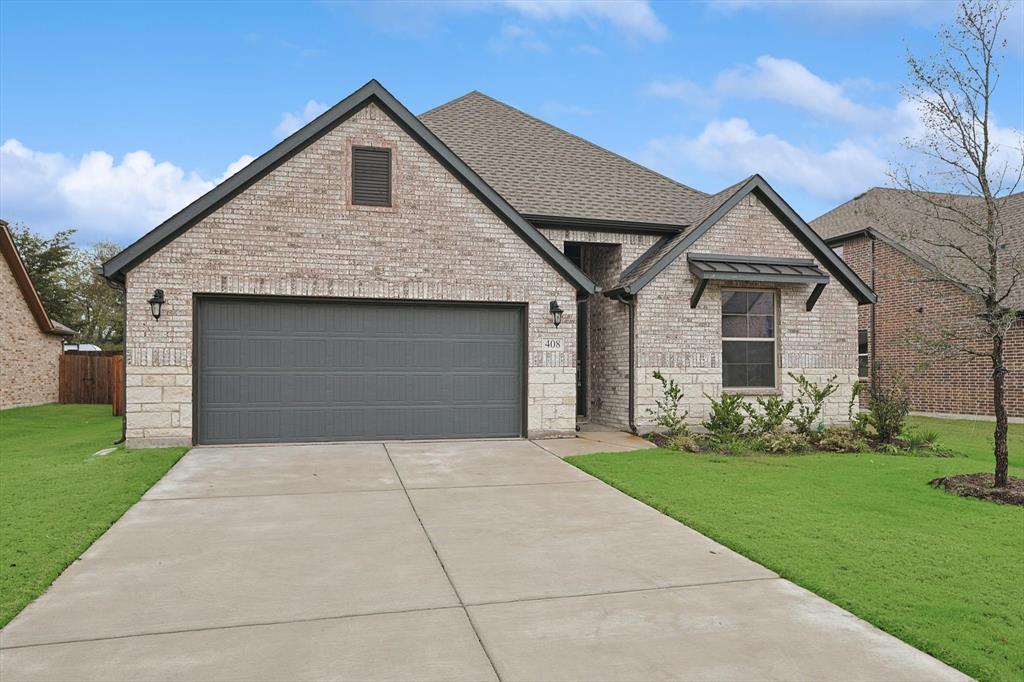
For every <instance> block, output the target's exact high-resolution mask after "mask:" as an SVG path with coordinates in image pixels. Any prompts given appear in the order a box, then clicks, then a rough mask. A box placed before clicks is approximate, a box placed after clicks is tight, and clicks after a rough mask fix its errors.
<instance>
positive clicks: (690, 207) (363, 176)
mask: <svg viewBox="0 0 1024 682" xmlns="http://www.w3.org/2000/svg"><path fill="white" fill-rule="evenodd" d="M104 274H105V275H106V276H107V277H108V278H109V279H111V280H113V281H114V282H118V283H120V284H121V285H123V286H124V287H125V290H126V306H127V313H126V316H127V325H126V326H127V330H126V331H127V340H126V386H127V388H126V392H127V396H126V397H127V416H126V419H127V423H126V433H127V438H128V444H129V445H130V446H133V447H140V446H156V445H165V444H172V443H189V442H200V443H241V442H267V441H271V442H294V441H315V440H346V439H349V440H369V439H383V438H389V439H390V438H443V437H464V438H469V437H472V438H479V437H521V436H530V437H546V436H570V435H572V434H573V432H574V430H575V428H576V425H577V421H578V419H589V420H592V421H595V422H600V423H602V424H607V425H609V426H613V427H617V428H622V429H631V430H640V431H642V430H645V429H649V428H650V427H651V426H652V424H653V420H652V418H651V416H650V415H649V414H648V413H647V409H649V408H651V407H653V406H654V400H655V398H656V394H657V393H658V387H657V386H656V384H655V382H654V379H653V378H652V377H651V373H652V372H653V371H654V370H655V369H661V370H663V371H664V372H665V373H666V374H667V375H669V376H672V377H675V378H677V379H678V380H679V381H681V382H682V383H683V384H684V387H685V394H686V399H687V401H688V403H689V405H688V406H689V408H690V409H691V418H693V419H699V418H700V417H701V416H702V415H704V414H706V411H707V404H708V399H707V398H705V397H704V396H703V394H704V393H707V394H708V395H712V396H713V395H718V394H720V393H721V392H722V391H723V390H724V391H736V392H741V393H744V394H748V395H760V394H781V395H792V394H793V390H794V382H792V380H791V379H790V378H789V377H788V376H787V373H788V372H790V371H792V372H797V373H806V374H807V375H808V376H809V377H811V378H813V379H815V380H824V379H827V378H828V377H831V376H832V375H833V374H835V375H837V376H838V382H839V383H840V385H841V391H840V392H839V394H838V395H837V396H836V398H835V399H834V404H830V405H829V408H828V410H829V411H828V414H827V418H828V419H829V420H830V421H839V420H842V419H845V417H846V406H845V401H846V400H847V399H848V398H849V395H850V391H851V386H852V384H853V383H854V382H855V381H856V378H857V366H856V353H855V351H856V329H857V306H858V304H864V303H871V302H873V301H874V300H875V299H874V294H873V293H872V292H871V290H870V289H869V288H868V286H867V285H866V284H864V282H863V281H862V280H861V279H860V278H859V277H858V276H857V275H856V274H855V273H854V272H853V270H851V269H850V268H849V267H848V266H847V265H846V264H845V263H844V262H843V261H842V259H840V258H838V257H837V256H836V255H835V253H834V252H833V251H832V250H831V249H829V248H828V247H827V246H826V245H825V243H824V242H823V241H822V240H821V239H820V238H819V237H818V236H817V235H816V234H815V233H814V232H813V230H811V229H810V228H809V227H808V226H807V224H806V223H805V222H804V221H803V220H802V219H801V218H800V217H799V216H798V215H797V214H796V213H795V212H794V211H793V210H792V209H791V208H790V207H789V206H788V205H787V204H786V203H785V201H783V199H782V198H781V197H779V195H778V194H776V192H775V191H774V190H773V189H772V188H771V187H770V186H769V185H768V183H767V182H765V181H764V180H763V179H762V178H760V177H759V176H753V177H751V178H748V179H746V180H743V181H742V182H739V183H737V184H735V185H733V186H731V187H729V188H727V189H725V190H723V191H721V192H718V193H716V194H705V193H704V192H700V191H698V190H695V189H692V188H690V187H687V186H685V185H682V184H680V183H678V182H675V181H673V180H670V179H668V178H666V177H664V176H661V175H659V174H657V173H655V172H653V171H651V170H648V169H646V168H644V167H642V166H639V165H637V164H635V163H633V162H631V161H628V160H626V159H624V158H622V157H620V156H617V155H615V154H612V153H611V152H608V151H606V150H604V149H601V148H600V147H598V146H596V145H593V144H591V143H589V142H587V141H585V140H582V139H580V138H578V137H576V136H574V135H571V134H569V133H567V132H565V131H562V130H559V129H558V128H555V127H553V126H551V125H548V124H546V123H544V122H542V121H540V120H538V119H536V118H533V117H531V116H529V115H527V114H525V113H523V112H521V111H517V110H516V109H513V108H512V107H510V106H508V105H505V104H502V103H501V102H498V101H496V100H494V99H491V98H489V97H487V96H485V95H482V94H480V93H478V92H472V93H469V94H467V95H465V96H463V97H460V98H458V99H456V100H454V101H451V102H449V103H447V104H444V105H442V106H440V107H438V108H436V109H433V110H431V111H428V112H427V113H425V114H423V115H422V116H420V117H418V118H417V117H416V116H414V115H413V114H412V113H410V112H409V111H408V110H407V109H406V108H405V107H404V106H403V105H402V104H401V103H399V102H398V101H397V100H396V99H395V98H394V97H393V96H392V95H391V94H390V93H389V92H388V91H387V90H385V89H384V88H383V87H382V86H381V85H380V84H379V83H377V82H376V81H370V82H369V83H367V84H366V85H365V86H363V87H362V88H360V89H359V90H357V91H356V92H354V93H353V94H351V95H350V96H348V97H346V98H345V99H344V100H342V101H341V102H339V103H338V104H337V105H335V106H334V107H332V108H331V109H329V110H328V111H327V112H325V113H324V114H323V115H321V116H320V117H318V118H316V119H315V120H313V121H312V122H311V123H309V124H308V125H307V126H306V127H304V128H303V129H301V130H299V131H298V132H296V133H295V134H293V135H292V136H291V137H289V138H287V139H285V140H284V141H282V142H281V143H280V144H278V145H277V146H276V147H274V148H272V149H271V150H270V151H268V152H267V153H265V154H264V155H262V156H261V157H259V158H257V159H256V160H255V161H253V162H252V163H251V164H250V165H249V166H247V167H246V168H244V169H243V170H241V171H239V172H238V173H236V174H235V175H234V176H232V177H231V178H229V179H227V180H226V181H224V182H223V183H222V184H221V185H219V186H218V187H216V188H214V189H213V190H212V191H211V192H209V193H208V194H206V195H205V196H203V197H201V198H199V199H198V200H196V201H195V202H194V203H192V204H191V205H189V206H187V207H186V208H185V209H183V210H182V211H181V212H180V213H178V214H176V215H174V216H172V217H171V218H169V219H168V220H167V221H166V222H165V223H163V224H161V225H160V226H158V227H156V228H155V229H154V230H152V231H151V232H149V233H148V234H146V235H145V236H143V237H142V238H141V239H140V240H139V241H137V242H136V243H135V244H132V245H131V246H129V247H128V248H127V249H125V250H124V251H123V252H122V253H120V254H118V255H117V256H115V257H114V258H112V259H111V260H110V261H108V262H107V263H106V264H105V265H104ZM723 329H724V330H725V332H726V337H725V338H723ZM723 358H724V362H723Z"/></svg>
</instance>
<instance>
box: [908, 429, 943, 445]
mask: <svg viewBox="0 0 1024 682" xmlns="http://www.w3.org/2000/svg"><path fill="white" fill-rule="evenodd" d="M938 440H939V434H938V433H936V432H935V431H925V432H923V433H922V432H919V431H918V430H917V429H914V428H909V429H907V430H906V431H904V432H903V443H904V445H905V446H906V447H907V449H909V450H932V449H934V448H935V447H936V445H937V443H938Z"/></svg>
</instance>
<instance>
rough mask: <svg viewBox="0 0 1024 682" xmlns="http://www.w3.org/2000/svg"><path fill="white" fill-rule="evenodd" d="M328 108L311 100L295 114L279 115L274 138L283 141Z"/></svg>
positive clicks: (287, 112)
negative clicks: (279, 118) (279, 119)
mask: <svg viewBox="0 0 1024 682" xmlns="http://www.w3.org/2000/svg"><path fill="white" fill-rule="evenodd" d="M329 108H330V107H328V106H327V105H326V104H321V103H320V102H317V101H316V100H315V99H311V100H309V101H308V102H306V106H304V107H303V108H302V111H299V112H295V113H292V112H290V111H286V112H284V113H283V114H281V122H280V123H278V124H277V127H276V128H274V137H276V138H277V139H279V140H283V139H284V138H286V137H288V136H289V135H291V134H292V133H294V132H295V131H297V130H298V129H299V128H301V127H302V126H304V125H306V124H307V123H309V122H310V121H312V120H313V119H314V118H316V117H317V116H319V115H320V114H322V113H324V112H325V111H327V109H329Z"/></svg>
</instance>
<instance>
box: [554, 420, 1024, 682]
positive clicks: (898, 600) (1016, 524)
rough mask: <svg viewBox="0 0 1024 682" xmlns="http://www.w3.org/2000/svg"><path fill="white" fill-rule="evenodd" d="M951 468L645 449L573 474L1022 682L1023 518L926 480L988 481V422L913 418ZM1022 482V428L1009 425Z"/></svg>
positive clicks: (1013, 468) (983, 672)
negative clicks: (962, 476) (976, 476)
mask: <svg viewBox="0 0 1024 682" xmlns="http://www.w3.org/2000/svg"><path fill="white" fill-rule="evenodd" d="M910 421H911V422H912V423H913V424H914V425H915V426H916V427H917V428H919V429H920V430H922V431H928V430H931V431H936V432H937V433H939V443H940V445H942V446H944V447H947V448H949V449H951V450H955V451H957V452H958V453H961V455H962V456H958V457H952V458H938V457H909V456H892V455H883V454H878V453H865V454H854V455H849V454H809V455H794V456H744V457H724V456H719V455H708V454H689V453H680V452H675V451H670V450H661V449H656V450H640V451H637V452H624V453H609V454H596V455H582V456H576V457H569V458H567V461H569V462H571V463H572V464H574V465H576V466H577V467H579V468H580V469H582V470H584V471H586V472H588V473H590V474H593V475H594V476H596V477H598V478H600V479H602V480H604V481H606V482H607V483H609V484H611V485H613V486H615V487H616V488H619V489H620V490H622V491H623V492H625V493H627V494H629V495H631V496H633V497H635V498H637V499H638V500H641V501H643V502H645V503H647V504H649V505H650V506H652V507H654V508H656V509H658V510H660V511H662V512H664V513H665V514H667V515H669V516H671V517H673V518H675V519H678V520H679V521H682V522H684V523H686V524H687V525H689V526H691V527H693V528H695V529H697V530H698V531H700V532H702V533H704V534H705V535H708V536H709V537H712V538H714V539H715V540H717V541H719V542H721V543H722V544H724V545H726V546H728V547H730V548H732V549H733V550H735V551H737V552H739V553H741V554H743V555H745V556H747V557H750V558H751V559H753V560H754V561H757V562H759V563H761V564H763V565H765V566H767V567H768V568H770V569H772V570H774V571H776V572H777V573H778V574H779V575H781V576H782V577H784V578H788V579H789V580H792V581H793V582H795V583H797V584H799V585H802V586H803V587H805V588H807V589H809V590H811V591H813V592H815V593H817V594H819V595H821V596H822V597H825V598H826V599H828V600H830V601H832V602H834V603H836V604H839V605H840V606H842V607H844V608H846V609H848V610H849V611H851V612H853V613H855V614H856V615H858V616H860V617H861V618H864V619H865V620H867V621H869V622H871V623H873V624H875V625H877V626H878V627H880V628H882V629H883V630H885V631H887V632H889V633H891V634H893V635H895V636H896V637H899V638H900V639H902V640H904V641H906V642H908V643H910V644H912V645H913V646H915V647H918V648H919V649H922V650H923V651H926V652H928V653H930V654H932V655H933V656H935V657H937V658H939V659H941V660H943V661H945V662H947V663H949V664H950V665H952V666H954V667H956V668H959V669H960V670H962V671H963V672H965V673H967V674H968V675H971V676H974V677H976V678H978V679H982V680H1013V681H1017V682H1019V681H1020V680H1022V679H1024V508H1021V507H1013V506H1007V505H997V504H994V503H992V502H985V501H981V500H975V499H966V498H959V497H954V496H953V495H950V494H948V493H946V492H944V491H941V490H937V489H934V488H931V487H929V486H928V481H930V480H931V479H933V478H937V477H939V476H947V475H950V474H956V473H971V472H978V471H991V470H992V469H993V468H994V462H993V458H992V430H993V424H992V423H991V422H978V421H966V420H964V421H951V420H944V419H929V418H921V417H918V418H912V419H911V420H910ZM1010 474H1011V475H1014V476H1024V426H1021V425H1019V424H1011V425H1010Z"/></svg>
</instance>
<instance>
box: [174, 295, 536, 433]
mask: <svg viewBox="0 0 1024 682" xmlns="http://www.w3.org/2000/svg"><path fill="white" fill-rule="evenodd" d="M208 301H259V302H262V301H269V302H275V303H282V302H283V303H287V302H294V303H326V304H330V303H337V304H345V305H366V306H416V307H436V308H452V307H460V308H474V309H481V308H485V309H486V308H491V309H506V310H518V311H519V319H520V330H519V331H520V335H519V343H520V348H521V358H520V363H521V365H520V369H521V372H520V374H521V383H520V391H521V396H520V404H519V411H520V424H519V429H520V433H519V437H521V438H526V437H527V435H528V427H529V412H528V409H529V389H530V386H529V374H530V372H529V368H530V367H529V362H530V348H529V339H530V334H529V320H530V317H529V309H530V306H529V304H528V303H524V302H503V301H448V300H433V299H431V300H418V299H375V298H345V297H337V296H290V295H253V294H219V293H212V294H205V293H193V295H192V436H191V440H192V443H193V444H194V445H203V444H206V443H204V442H203V441H202V440H201V439H200V437H199V434H200V420H201V412H200V404H199V403H200V401H199V391H200V384H201V382H200V374H201V369H202V368H201V363H202V358H201V354H200V353H199V341H200V339H201V334H202V330H201V322H200V319H201V318H200V306H201V304H202V303H204V302H208ZM480 437H481V436H477V435H472V436H461V437H460V436H445V438H455V439H457V438H466V439H473V438H480ZM496 437H507V436H496ZM371 440H372V439H371ZM303 442H304V441H303ZM309 442H329V441H309ZM217 444H221V443H219V442H218V443H217Z"/></svg>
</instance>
